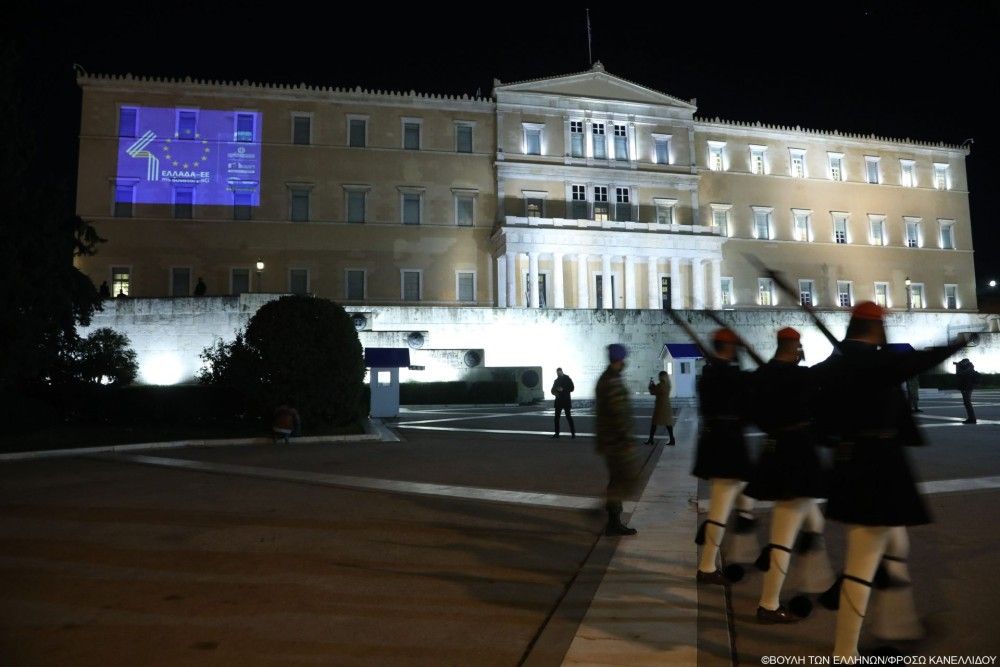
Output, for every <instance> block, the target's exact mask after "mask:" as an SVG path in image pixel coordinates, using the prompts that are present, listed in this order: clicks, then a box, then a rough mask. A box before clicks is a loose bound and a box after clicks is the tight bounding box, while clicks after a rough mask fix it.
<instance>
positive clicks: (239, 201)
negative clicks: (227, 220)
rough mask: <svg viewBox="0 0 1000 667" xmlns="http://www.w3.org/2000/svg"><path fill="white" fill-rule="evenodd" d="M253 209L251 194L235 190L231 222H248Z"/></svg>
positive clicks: (246, 191)
mask: <svg viewBox="0 0 1000 667" xmlns="http://www.w3.org/2000/svg"><path fill="white" fill-rule="evenodd" d="M252 208H253V192H250V191H248V190H236V191H235V192H233V220H249V219H250V211H251V209H252Z"/></svg>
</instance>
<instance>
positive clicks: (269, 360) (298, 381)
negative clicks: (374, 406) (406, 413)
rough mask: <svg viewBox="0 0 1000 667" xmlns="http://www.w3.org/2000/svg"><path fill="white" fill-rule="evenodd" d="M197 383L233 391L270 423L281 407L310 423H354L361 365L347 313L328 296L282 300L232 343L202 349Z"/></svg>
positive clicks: (256, 317)
mask: <svg viewBox="0 0 1000 667" xmlns="http://www.w3.org/2000/svg"><path fill="white" fill-rule="evenodd" d="M201 356H202V359H204V360H205V361H206V362H207V368H206V369H205V370H204V371H203V372H202V373H201V375H200V379H201V380H202V382H206V383H209V384H219V385H223V386H226V387H230V388H231V389H232V390H234V391H237V392H239V393H240V394H241V395H242V396H243V397H244V398H245V400H246V401H247V403H248V405H249V406H251V407H252V408H253V409H255V410H257V411H258V412H259V414H261V415H262V416H264V417H266V418H269V417H270V415H271V413H272V412H273V411H274V409H275V408H276V407H277V406H279V405H281V404H283V403H287V404H288V405H291V406H293V407H295V408H296V409H297V410H298V411H299V414H300V415H301V416H302V421H303V423H304V425H305V426H306V428H308V427H309V425H310V424H328V425H342V424H347V423H349V422H351V421H354V420H355V419H356V418H357V413H358V405H359V401H360V398H361V391H362V386H363V384H362V383H363V380H364V374H365V367H364V359H363V358H362V355H361V342H360V341H359V340H358V333H357V330H356V329H355V328H354V323H353V322H352V321H351V318H350V316H349V315H348V314H347V312H346V311H345V310H344V309H343V308H341V307H340V306H339V305H337V304H335V303H334V302H332V301H329V300H327V299H319V298H315V297H308V296H285V297H281V298H280V299H278V300H276V301H271V302H269V303H267V304H265V305H264V306H263V307H261V309H260V310H258V311H257V312H256V313H255V314H254V316H253V317H252V318H250V322H249V323H248V324H247V327H246V330H245V331H244V332H243V333H242V334H241V335H237V337H236V339H235V340H234V341H233V342H232V343H222V342H217V343H216V344H215V345H214V346H212V347H209V348H206V349H205V350H204V352H203V353H202V355H201Z"/></svg>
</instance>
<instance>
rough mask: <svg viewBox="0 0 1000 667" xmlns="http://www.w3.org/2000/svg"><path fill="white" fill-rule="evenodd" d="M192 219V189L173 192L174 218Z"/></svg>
mask: <svg viewBox="0 0 1000 667" xmlns="http://www.w3.org/2000/svg"><path fill="white" fill-rule="evenodd" d="M193 217H194V188H177V189H176V190H174V218H176V219H177V220H190V219H191V218H193Z"/></svg>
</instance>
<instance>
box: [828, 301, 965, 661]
mask: <svg viewBox="0 0 1000 667" xmlns="http://www.w3.org/2000/svg"><path fill="white" fill-rule="evenodd" d="M883 317H884V311H883V309H882V308H881V307H880V306H878V305H876V304H874V303H872V302H870V301H867V302H864V303H860V304H858V305H857V306H856V307H855V308H854V310H853V312H852V314H851V321H850V324H849V325H848V328H847V337H846V339H845V340H844V341H842V342H841V343H840V345H839V349H838V351H837V352H835V353H834V354H833V355H832V356H831V357H830V358H829V359H827V360H826V361H824V362H822V363H821V364H818V365H817V367H816V369H815V370H816V372H817V373H818V377H819V382H820V391H821V401H822V402H823V409H825V410H827V411H829V413H830V414H832V415H834V418H828V419H825V420H824V423H825V424H827V425H829V426H830V427H831V428H833V429H834V431H835V433H834V435H835V441H836V454H835V457H834V469H833V474H832V476H831V486H830V496H829V498H830V500H829V503H828V504H827V517H828V518H831V519H834V520H837V521H841V522H843V523H846V524H848V529H847V556H846V559H845V565H844V572H843V575H842V585H841V589H840V600H839V611H838V614H837V631H836V639H835V643H834V650H833V652H834V655H836V656H843V657H853V656H857V655H858V636H859V635H860V632H861V624H862V621H863V620H864V616H865V613H866V610H867V608H868V601H869V598H870V595H871V586H872V582H873V579H874V576H875V571H876V569H877V568H878V566H879V563H880V562H881V561H882V558H883V555H885V556H887V557H888V558H891V559H892V562H894V563H895V564H896V566H897V567H896V570H897V572H898V573H899V575H900V576H906V577H907V578H908V574H907V573H906V571H905V552H906V551H907V550H908V541H907V538H906V530H905V528H904V527H905V526H914V525H920V524H924V523H928V522H929V521H930V515H929V514H928V511H927V508H926V506H925V505H924V502H923V499H922V498H921V497H920V493H919V492H918V491H917V485H916V480H915V479H914V476H913V472H912V471H911V468H910V464H909V462H908V460H907V457H906V453H905V451H904V447H905V446H912V445H918V444H921V442H922V441H921V437H920V433H919V431H918V430H917V428H916V424H915V423H914V421H913V415H912V413H911V412H910V409H909V405H908V403H907V401H906V397H905V396H904V395H903V390H902V384H903V382H905V381H906V380H907V379H908V378H910V377H912V376H914V375H916V374H918V373H921V372H923V371H926V370H928V369H930V368H933V367H934V366H936V365H937V364H939V363H941V362H942V361H944V360H945V359H947V358H948V357H949V356H951V355H952V354H954V353H955V352H956V351H957V350H959V349H960V348H961V347H962V346H964V345H965V344H966V341H965V339H964V338H963V339H961V340H959V341H958V342H956V343H954V344H952V345H949V346H948V347H944V348H937V349H930V350H924V351H919V352H918V351H913V352H907V353H903V354H901V353H898V352H897V353H894V352H890V351H889V350H887V349H886V348H885V343H886V340H885V327H884V324H883ZM901 553H902V554H904V555H902V556H901V555H900V554H901ZM889 574H890V576H891V575H892V574H893V572H892V571H890V572H889Z"/></svg>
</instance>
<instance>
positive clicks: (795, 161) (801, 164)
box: [788, 148, 806, 178]
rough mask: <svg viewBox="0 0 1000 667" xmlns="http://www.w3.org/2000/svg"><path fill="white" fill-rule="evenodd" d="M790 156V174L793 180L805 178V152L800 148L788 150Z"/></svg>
mask: <svg viewBox="0 0 1000 667" xmlns="http://www.w3.org/2000/svg"><path fill="white" fill-rule="evenodd" d="M788 152H789V155H790V156H791V173H792V177H793V178H805V177H806V152H805V150H803V149H801V148H789V149H788Z"/></svg>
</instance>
